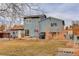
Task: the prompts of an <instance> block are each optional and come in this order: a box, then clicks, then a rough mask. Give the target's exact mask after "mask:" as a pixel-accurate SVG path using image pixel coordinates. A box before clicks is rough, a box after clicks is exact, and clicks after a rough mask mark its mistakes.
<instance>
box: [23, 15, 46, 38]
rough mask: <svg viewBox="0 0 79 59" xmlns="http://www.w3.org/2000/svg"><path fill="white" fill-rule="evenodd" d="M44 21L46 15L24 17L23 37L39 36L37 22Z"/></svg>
mask: <svg viewBox="0 0 79 59" xmlns="http://www.w3.org/2000/svg"><path fill="white" fill-rule="evenodd" d="M44 19H46V15H31V16H27V17H24V28H25V36H30V37H38V36H39V26H40V25H39V21H41V20H44Z"/></svg>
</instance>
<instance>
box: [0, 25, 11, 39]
mask: <svg viewBox="0 0 79 59" xmlns="http://www.w3.org/2000/svg"><path fill="white" fill-rule="evenodd" d="M9 37H10V33H9V32H7V31H5V25H3V24H0V38H9Z"/></svg>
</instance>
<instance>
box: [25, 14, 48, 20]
mask: <svg viewBox="0 0 79 59" xmlns="http://www.w3.org/2000/svg"><path fill="white" fill-rule="evenodd" d="M41 17H45V18H46V15H31V16H26V17H24V19H28V18H41Z"/></svg>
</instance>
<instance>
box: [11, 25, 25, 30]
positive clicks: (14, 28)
mask: <svg viewBox="0 0 79 59" xmlns="http://www.w3.org/2000/svg"><path fill="white" fill-rule="evenodd" d="M11 30H24V26H23V25H14V26H13V27H12V28H11Z"/></svg>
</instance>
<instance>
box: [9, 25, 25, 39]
mask: <svg viewBox="0 0 79 59" xmlns="http://www.w3.org/2000/svg"><path fill="white" fill-rule="evenodd" d="M10 35H11V37H12V38H21V37H23V36H24V26H23V25H14V26H13V27H12V28H11V29H10Z"/></svg>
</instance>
